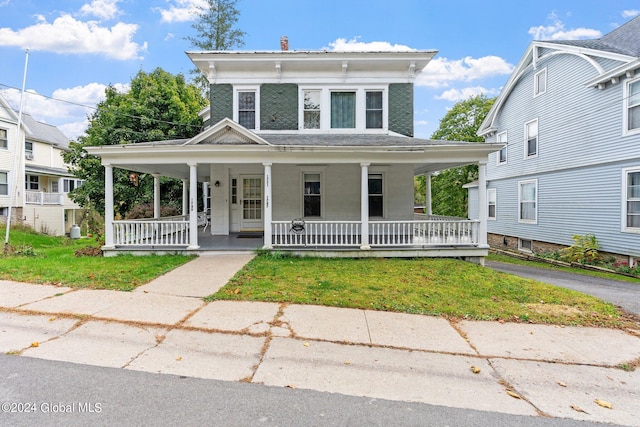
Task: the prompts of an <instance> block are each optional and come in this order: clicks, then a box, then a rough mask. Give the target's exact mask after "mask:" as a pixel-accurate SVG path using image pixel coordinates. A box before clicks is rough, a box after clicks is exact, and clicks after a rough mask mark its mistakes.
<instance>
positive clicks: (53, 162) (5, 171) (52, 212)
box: [0, 96, 80, 236]
mask: <svg viewBox="0 0 640 427" xmlns="http://www.w3.org/2000/svg"><path fill="white" fill-rule="evenodd" d="M18 119H19V117H18V113H16V112H15V111H14V110H13V109H12V108H11V107H10V106H9V105H8V103H7V102H6V100H4V99H3V98H2V96H0V221H2V222H4V223H6V222H7V215H8V212H9V197H11V196H13V202H12V204H11V211H12V219H11V221H12V223H13V224H16V223H18V224H24V225H28V226H30V227H32V228H33V229H34V230H36V231H41V232H44V233H47V234H50V235H56V236H58V235H64V234H68V233H69V232H70V229H71V227H72V226H73V224H75V223H76V221H77V220H79V219H80V215H79V214H80V207H79V206H78V205H77V204H76V203H74V202H73V201H72V200H71V199H70V198H69V197H68V194H67V193H69V192H70V191H71V190H73V189H74V188H75V187H76V186H78V185H80V181H79V180H77V179H76V178H75V177H74V176H73V175H71V174H70V173H69V172H68V169H67V166H66V165H65V163H64V160H63V158H62V153H63V152H64V150H67V149H68V146H69V145H68V144H69V139H68V138H67V137H66V136H65V135H64V134H63V133H62V132H61V131H60V130H59V129H58V128H56V127H55V126H52V125H48V124H46V123H42V122H38V121H36V120H35V119H34V118H33V117H31V116H30V115H28V114H22V126H21V128H22V129H21V131H20V132H18ZM16 150H17V151H18V153H17V155H16ZM14 160H16V162H15V163H14ZM14 177H15V178H17V179H16V180H15V181H14Z"/></svg>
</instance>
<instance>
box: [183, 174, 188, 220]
mask: <svg viewBox="0 0 640 427" xmlns="http://www.w3.org/2000/svg"><path fill="white" fill-rule="evenodd" d="M187 189H188V187H187V180H186V179H183V180H182V216H186V215H187V212H188V210H187V206H189V193H188V192H187Z"/></svg>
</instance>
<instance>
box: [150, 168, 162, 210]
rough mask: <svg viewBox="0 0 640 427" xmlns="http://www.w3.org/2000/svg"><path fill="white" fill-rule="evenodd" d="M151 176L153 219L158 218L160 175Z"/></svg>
mask: <svg viewBox="0 0 640 427" xmlns="http://www.w3.org/2000/svg"><path fill="white" fill-rule="evenodd" d="M152 175H153V217H154V218H155V219H158V218H160V175H158V174H157V173H154V174H152Z"/></svg>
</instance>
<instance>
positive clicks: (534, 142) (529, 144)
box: [524, 119, 538, 157]
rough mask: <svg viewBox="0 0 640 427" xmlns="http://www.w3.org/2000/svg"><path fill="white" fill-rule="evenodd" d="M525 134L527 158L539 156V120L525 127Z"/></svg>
mask: <svg viewBox="0 0 640 427" xmlns="http://www.w3.org/2000/svg"><path fill="white" fill-rule="evenodd" d="M524 134H525V137H526V138H525V139H526V142H525V145H524V150H525V157H535V156H537V155H538V119H536V120H532V121H530V122H529V123H526V124H525V125H524Z"/></svg>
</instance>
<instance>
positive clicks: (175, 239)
mask: <svg viewBox="0 0 640 427" xmlns="http://www.w3.org/2000/svg"><path fill="white" fill-rule="evenodd" d="M176 218H179V219H174V220H169V219H165V218H160V219H143V220H136V219H133V220H124V221H114V222H113V236H114V237H113V238H114V244H115V245H116V246H188V245H189V221H187V220H185V219H182V218H183V217H176Z"/></svg>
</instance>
